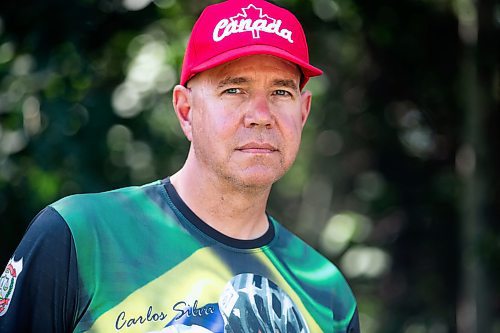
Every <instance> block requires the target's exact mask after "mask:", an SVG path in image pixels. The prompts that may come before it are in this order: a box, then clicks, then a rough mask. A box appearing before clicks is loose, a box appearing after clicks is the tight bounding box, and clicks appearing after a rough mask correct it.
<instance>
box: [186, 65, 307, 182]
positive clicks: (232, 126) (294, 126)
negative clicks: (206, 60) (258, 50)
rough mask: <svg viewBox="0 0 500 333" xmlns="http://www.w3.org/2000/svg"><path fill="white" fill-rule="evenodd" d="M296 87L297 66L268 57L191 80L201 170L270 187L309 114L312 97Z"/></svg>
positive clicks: (292, 157) (194, 139)
mask: <svg viewBox="0 0 500 333" xmlns="http://www.w3.org/2000/svg"><path fill="white" fill-rule="evenodd" d="M299 84H300V71H299V69H298V68H297V66H295V65H294V64H292V63H289V62H287V61H284V60H282V59H280V58H276V57H273V56H266V55H255V56H247V57H243V58H240V59H237V60H234V61H232V62H229V63H227V64H224V65H221V66H218V67H215V68H213V69H210V70H207V71H205V72H202V73H200V74H198V75H197V76H196V77H195V78H193V79H192V80H191V81H190V82H189V83H188V85H187V86H188V88H189V89H190V90H191V92H190V95H191V138H190V139H191V140H192V149H193V150H194V153H195V157H196V161H197V165H198V167H199V168H200V171H201V172H209V174H210V176H216V177H217V179H219V180H223V181H226V182H230V183H232V184H233V185H238V186H244V187H269V186H271V185H272V183H274V182H275V181H277V180H278V179H279V178H280V177H281V176H283V175H284V174H285V172H286V171H287V170H288V169H289V168H290V166H291V165H292V163H293V161H294V160H295V157H296V155H297V151H298V149H299V145H300V139H301V133H302V128H303V126H304V124H305V121H306V119H307V116H308V114H309V108H310V101H311V94H310V93H309V92H304V93H301V92H300V90H299ZM188 137H189V134H188Z"/></svg>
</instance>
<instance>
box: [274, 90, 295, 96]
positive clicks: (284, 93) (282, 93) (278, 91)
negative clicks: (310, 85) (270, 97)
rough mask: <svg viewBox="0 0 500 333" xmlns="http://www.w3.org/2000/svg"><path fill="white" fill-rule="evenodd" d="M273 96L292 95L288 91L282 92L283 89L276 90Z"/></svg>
mask: <svg viewBox="0 0 500 333" xmlns="http://www.w3.org/2000/svg"><path fill="white" fill-rule="evenodd" d="M274 95H277V96H292V94H291V93H290V92H289V91H286V90H283V89H278V90H275V91H274Z"/></svg>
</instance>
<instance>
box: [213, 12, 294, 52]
mask: <svg viewBox="0 0 500 333" xmlns="http://www.w3.org/2000/svg"><path fill="white" fill-rule="evenodd" d="M281 24H282V21H281V20H276V19H274V18H272V17H270V16H269V15H267V14H262V8H257V7H255V6H254V5H252V4H251V5H249V6H248V7H247V8H241V13H238V14H237V15H236V16H232V17H230V18H229V19H226V18H225V19H222V20H220V21H219V23H217V25H216V26H215V29H214V31H213V35H212V37H213V40H214V41H215V42H220V41H221V40H223V39H224V38H226V37H227V36H230V35H232V34H237V33H244V32H251V33H252V38H254V39H255V38H260V32H266V33H270V34H275V35H277V36H280V37H281V38H284V39H286V40H287V41H289V42H290V43H293V39H292V32H291V31H290V30H288V29H284V28H283V29H282V28H281Z"/></svg>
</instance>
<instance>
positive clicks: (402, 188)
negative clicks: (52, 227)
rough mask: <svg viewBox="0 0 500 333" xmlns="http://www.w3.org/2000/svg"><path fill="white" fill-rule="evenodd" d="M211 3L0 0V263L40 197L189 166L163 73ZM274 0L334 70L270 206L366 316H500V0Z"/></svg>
mask: <svg viewBox="0 0 500 333" xmlns="http://www.w3.org/2000/svg"><path fill="white" fill-rule="evenodd" d="M212 2H213V1H212ZM209 3H211V2H210V1H199V0H184V1H180V0H177V1H176V0H154V1H152V0H73V1H64V0H44V1H28V0H19V1H0V266H2V267H3V266H5V264H6V263H7V261H8V259H9V258H10V256H11V255H12V253H13V251H14V249H15V247H16V246H17V244H18V242H19V241H20V239H21V237H22V235H23V233H24V231H25V230H26V228H27V226H28V224H29V222H30V220H31V219H32V218H33V217H34V216H35V215H36V214H37V212H38V211H40V210H41V209H42V208H43V207H44V206H46V205H47V204H50V203H51V202H53V201H55V200H58V199H59V198H61V197H63V196H66V195H70V194H73V193H81V192H96V191H104V190H109V189H114V188H117V187H121V186H127V185H130V184H134V185H135V184H137V185H138V184H143V183H147V182H150V181H153V180H156V179H160V178H163V177H166V176H168V175H170V174H171V173H173V172H175V171H176V170H177V169H178V168H179V167H180V166H181V164H182V162H183V160H184V158H185V156H186V153H187V149H188V144H187V140H186V139H185V138H184V137H183V135H182V133H181V131H180V128H179V125H178V123H177V120H176V118H175V115H174V112H173V110H172V107H171V90H172V87H173V86H174V85H175V84H176V83H177V81H178V78H179V69H180V65H181V62H182V57H183V52H184V47H185V44H186V41H187V38H188V36H189V33H190V29H191V27H192V25H193V23H194V21H195V19H196V17H197V15H198V14H199V13H200V12H201V10H202V8H203V7H204V6H206V5H207V4H209ZM275 3H277V4H279V5H281V6H284V7H286V8H288V9H290V10H291V11H293V12H294V13H295V14H297V16H298V17H299V19H300V21H301V22H303V24H304V28H305V30H306V35H307V37H308V40H309V45H310V57H311V59H312V63H313V64H314V65H316V66H318V67H320V68H322V69H324V71H325V75H324V76H322V77H320V78H315V79H312V80H311V81H310V83H309V84H308V86H307V89H309V90H311V91H312V92H313V95H314V98H313V111H312V114H311V117H310V120H309V122H308V124H307V126H306V128H305V133H304V138H303V144H302V148H301V153H300V155H299V156H298V158H297V162H296V164H295V166H294V167H293V169H291V170H290V172H289V173H288V174H287V175H286V176H285V177H284V178H283V179H282V180H281V181H280V182H279V183H277V184H276V186H275V187H274V189H273V193H272V197H271V199H270V207H269V212H270V213H271V214H272V215H274V216H275V217H277V218H278V219H279V220H280V221H281V222H282V223H283V224H285V225H286V226H287V227H288V228H290V229H292V230H293V231H295V232H296V233H297V234H299V235H300V236H301V237H302V238H303V239H305V240H306V241H307V242H309V243H310V244H311V245H313V246H314V247H315V248H317V249H318V250H319V251H320V252H321V253H323V254H324V255H326V256H327V257H328V258H330V259H331V260H332V261H333V262H334V263H336V264H337V265H338V266H339V267H340V269H341V270H342V271H343V272H344V274H345V275H346V277H347V279H348V281H349V283H350V284H351V286H352V288H353V290H354V292H355V294H356V296H357V299H358V302H359V309H360V316H361V325H362V329H363V332H364V333H375V332H384V333H386V332H388V333H392V332H404V333H448V332H463V333H465V332H467V333H475V332H479V333H487V332H500V315H499V314H500V283H499V281H500V223H499V222H500V221H499V216H500V214H499V210H500V180H499V175H500V172H499V170H500V163H499V159H500V129H498V127H499V126H500V114H499V112H500V108H499V100H500V97H499V95H500V75H499V71H498V62H497V61H498V60H499V53H498V46H499V41H500V35H499V29H500V5H499V4H498V3H497V2H496V1H494V0H476V1H474V0H401V1H391V0H377V1H355V0H308V1H305V0H295V1H292V0H281V1H275Z"/></svg>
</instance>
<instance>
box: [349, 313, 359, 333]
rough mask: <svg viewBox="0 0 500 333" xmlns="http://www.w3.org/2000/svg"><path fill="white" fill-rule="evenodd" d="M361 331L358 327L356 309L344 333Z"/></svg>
mask: <svg viewBox="0 0 500 333" xmlns="http://www.w3.org/2000/svg"><path fill="white" fill-rule="evenodd" d="M360 332H361V329H360V327H359V315H358V309H356V311H355V312H354V315H353V316H352V319H351V322H350V323H349V326H348V327H347V331H346V333H360Z"/></svg>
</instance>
